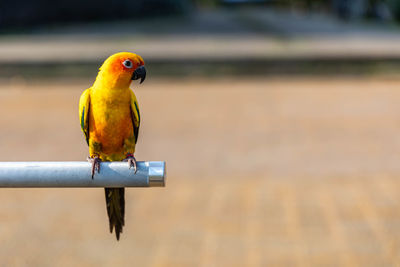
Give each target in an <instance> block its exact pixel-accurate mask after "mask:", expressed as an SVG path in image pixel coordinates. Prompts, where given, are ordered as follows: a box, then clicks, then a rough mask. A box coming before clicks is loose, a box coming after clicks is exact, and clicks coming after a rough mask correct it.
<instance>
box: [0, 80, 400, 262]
mask: <svg viewBox="0 0 400 267" xmlns="http://www.w3.org/2000/svg"><path fill="white" fill-rule="evenodd" d="M89 82H90V81H87V82H84V83H83V82H80V83H72V84H71V83H53V84H40V85H34V84H33V85H32V84H26V85H15V84H14V85H6V84H3V85H2V86H1V87H0V113H1V114H2V116H0V127H1V129H2V130H1V131H0V147H1V151H2V153H0V160H2V161H10V160H11V161H13V160H39V161H40V160H43V161H46V160H84V159H85V158H86V156H87V146H86V143H85V140H84V137H83V135H82V133H81V132H80V129H79V121H78V112H77V103H78V99H79V95H80V93H81V92H82V90H83V89H84V88H86V87H87V86H88V84H89ZM134 88H135V92H136V94H137V96H138V100H139V103H140V106H141V111H142V118H143V121H142V128H141V133H140V137H139V143H138V146H137V153H136V156H137V158H138V159H140V160H166V161H167V172H168V177H167V185H166V187H165V188H147V189H146V188H138V189H128V190H127V192H126V214H127V218H126V226H125V228H124V233H123V235H122V236H121V240H120V242H117V241H116V240H115V236H114V235H111V234H109V233H108V225H107V224H108V222H107V215H106V209H105V201H104V192H103V190H102V189H2V190H1V194H0V201H1V205H0V206H1V208H0V216H1V226H2V227H1V228H0V239H1V240H2V242H1V245H0V259H1V260H0V262H1V264H2V265H4V266H132V265H135V266H207V267H208V266H363V267H368V266H396V264H397V263H398V262H399V261H400V258H399V255H400V254H399V251H400V212H399V211H400V194H398V189H399V187H400V181H399V179H398V177H399V176H400V165H399V162H400V153H398V151H400V135H399V132H400V120H399V114H400V105H399V104H398V103H400V91H399V90H398V88H400V81H399V80H384V79H362V80H358V79H342V80H334V79H304V78H302V79H295V80H288V79H252V80H248V79H246V80H240V79H236V80H235V81H234V82H233V81H232V79H226V80H218V81H216V80H213V81H211V82H210V81H209V80H190V81H189V80H184V81H181V80H180V81H174V82H173V81H165V80H164V81H163V80H158V81H157V80H156V81H155V80H152V79H149V80H146V82H145V83H144V84H142V85H140V86H136V85H134ZM89 179H90V178H89Z"/></svg>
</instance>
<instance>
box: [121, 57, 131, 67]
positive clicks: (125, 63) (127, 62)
mask: <svg viewBox="0 0 400 267" xmlns="http://www.w3.org/2000/svg"><path fill="white" fill-rule="evenodd" d="M122 65H124V66H125V68H128V69H130V68H132V66H133V64H132V61H130V60H129V59H127V60H125V61H124V62H122Z"/></svg>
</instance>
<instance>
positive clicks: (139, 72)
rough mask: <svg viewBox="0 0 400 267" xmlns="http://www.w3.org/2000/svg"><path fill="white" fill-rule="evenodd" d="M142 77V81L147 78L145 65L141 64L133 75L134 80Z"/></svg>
mask: <svg viewBox="0 0 400 267" xmlns="http://www.w3.org/2000/svg"><path fill="white" fill-rule="evenodd" d="M138 79H140V83H142V82H144V80H145V79H146V69H145V68H144V66H140V67H138V68H137V69H136V70H135V71H134V72H133V75H132V80H138Z"/></svg>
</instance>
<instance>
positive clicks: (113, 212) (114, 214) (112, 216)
mask: <svg viewBox="0 0 400 267" xmlns="http://www.w3.org/2000/svg"><path fill="white" fill-rule="evenodd" d="M104 189H105V194H106V204H107V215H108V219H109V222H110V233H112V231H113V229H115V236H116V237H117V240H119V236H120V234H121V233H122V228H123V226H124V224H125V188H104Z"/></svg>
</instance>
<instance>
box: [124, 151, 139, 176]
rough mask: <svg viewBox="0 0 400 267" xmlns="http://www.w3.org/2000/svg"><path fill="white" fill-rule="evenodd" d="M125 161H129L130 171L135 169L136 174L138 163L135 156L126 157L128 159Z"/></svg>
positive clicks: (128, 155)
mask: <svg viewBox="0 0 400 267" xmlns="http://www.w3.org/2000/svg"><path fill="white" fill-rule="evenodd" d="M124 161H127V162H128V165H129V169H130V168H132V167H133V170H134V171H135V173H136V171H137V162H136V159H135V156H133V154H127V155H126V159H124Z"/></svg>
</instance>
